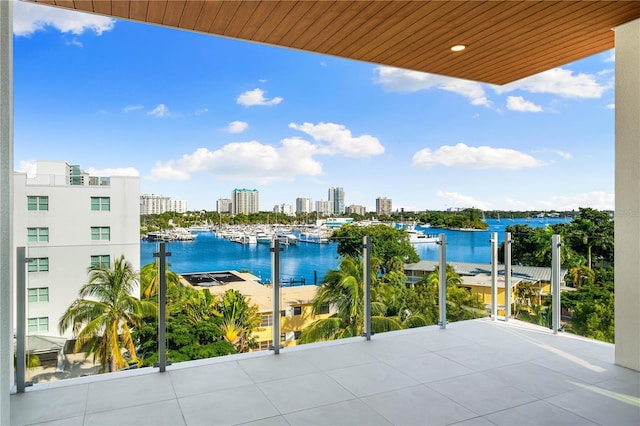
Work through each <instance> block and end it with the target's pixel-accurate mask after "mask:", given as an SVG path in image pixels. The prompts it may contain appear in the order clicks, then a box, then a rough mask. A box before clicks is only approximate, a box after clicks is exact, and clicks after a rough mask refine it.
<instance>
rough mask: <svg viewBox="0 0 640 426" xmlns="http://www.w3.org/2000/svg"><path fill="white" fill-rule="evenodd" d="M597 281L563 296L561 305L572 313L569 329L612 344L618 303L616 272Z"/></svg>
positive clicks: (602, 274)
mask: <svg viewBox="0 0 640 426" xmlns="http://www.w3.org/2000/svg"><path fill="white" fill-rule="evenodd" d="M595 276H596V278H595V282H593V283H583V285H581V286H580V287H579V288H578V289H577V290H576V291H565V292H563V293H562V306H563V307H564V308H565V309H567V310H568V311H569V312H570V313H571V319H570V321H569V322H568V323H567V324H566V329H567V330H568V331H571V332H573V333H576V334H579V335H581V336H585V337H590V338H593V339H598V340H603V341H605V342H611V343H613V341H614V337H615V327H614V324H615V315H614V313H615V304H614V285H613V269H608V270H604V271H603V272H602V273H597V274H595Z"/></svg>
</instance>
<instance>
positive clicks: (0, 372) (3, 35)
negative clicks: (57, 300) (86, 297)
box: [0, 1, 14, 425]
mask: <svg viewBox="0 0 640 426" xmlns="http://www.w3.org/2000/svg"><path fill="white" fill-rule="evenodd" d="M12 7H13V2H10V1H0V425H6V424H9V420H10V416H9V392H10V389H11V386H13V331H12V330H13V315H12V312H11V310H12V300H13V292H12V277H13V259H14V254H13V253H12V252H11V251H12V247H13V239H12V232H13V231H12V224H13V220H12V217H13V214H12V207H13V199H12V198H13V197H12V193H13V14H12Z"/></svg>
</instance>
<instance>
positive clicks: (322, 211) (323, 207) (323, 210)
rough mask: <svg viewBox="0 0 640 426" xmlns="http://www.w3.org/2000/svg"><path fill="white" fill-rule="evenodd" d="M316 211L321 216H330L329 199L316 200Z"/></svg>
mask: <svg viewBox="0 0 640 426" xmlns="http://www.w3.org/2000/svg"><path fill="white" fill-rule="evenodd" d="M316 211H317V212H318V214H319V215H321V216H329V215H330V214H331V209H330V208H329V201H325V200H318V201H316Z"/></svg>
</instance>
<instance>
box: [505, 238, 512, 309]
mask: <svg viewBox="0 0 640 426" xmlns="http://www.w3.org/2000/svg"><path fill="white" fill-rule="evenodd" d="M510 318H511V232H505V233H504V320H505V321H509V319H510Z"/></svg>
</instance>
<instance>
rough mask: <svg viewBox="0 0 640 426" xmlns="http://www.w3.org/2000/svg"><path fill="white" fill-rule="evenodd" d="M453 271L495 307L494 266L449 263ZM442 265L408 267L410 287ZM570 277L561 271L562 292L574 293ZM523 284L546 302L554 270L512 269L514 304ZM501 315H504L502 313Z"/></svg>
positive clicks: (501, 304) (501, 292)
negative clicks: (492, 300)
mask: <svg viewBox="0 0 640 426" xmlns="http://www.w3.org/2000/svg"><path fill="white" fill-rule="evenodd" d="M447 263H448V264H449V265H451V266H452V267H453V269H454V270H455V271H456V273H457V274H458V275H460V278H461V279H462V285H461V286H462V287H465V288H467V289H468V290H469V291H471V293H473V294H478V295H479V296H480V297H481V300H482V301H483V302H484V304H485V306H487V307H490V306H491V285H492V277H491V265H490V264H484V263H468V262H447ZM439 264H440V262H438V261H435V260H421V261H419V262H417V263H410V264H406V265H405V266H404V273H405V274H406V275H407V284H413V283H416V282H418V281H420V280H421V279H422V278H423V277H424V276H426V275H429V274H430V273H431V272H433V271H434V270H435V269H436V267H437V266H439ZM566 274H567V270H566V269H562V270H561V271H560V282H561V286H562V288H561V290H570V288H569V287H566V286H565V285H564V283H565V281H564V276H565V275H566ZM520 283H530V284H532V285H533V287H534V288H535V291H536V294H537V296H538V297H539V299H540V300H538V303H540V301H541V300H543V299H545V298H546V297H547V296H548V295H549V294H550V293H551V268H545V267H539V266H520V265H514V266H512V267H511V286H512V287H511V288H512V291H511V300H512V301H513V300H514V294H516V291H517V288H518V285H519V284H520ZM497 287H498V310H499V311H502V312H504V308H505V300H506V299H505V276H504V265H498V278H497ZM499 314H500V313H499Z"/></svg>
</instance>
